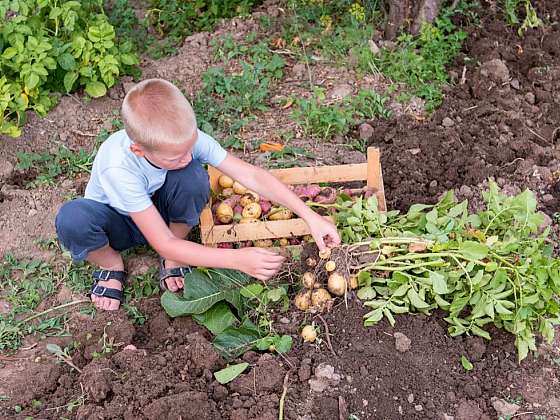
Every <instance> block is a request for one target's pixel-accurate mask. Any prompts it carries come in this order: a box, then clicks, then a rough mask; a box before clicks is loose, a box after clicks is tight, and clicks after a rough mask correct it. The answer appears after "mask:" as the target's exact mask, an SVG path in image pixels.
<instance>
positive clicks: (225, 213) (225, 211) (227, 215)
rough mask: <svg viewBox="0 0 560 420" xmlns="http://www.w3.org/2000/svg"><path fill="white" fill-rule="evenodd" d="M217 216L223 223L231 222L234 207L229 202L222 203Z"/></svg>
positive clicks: (217, 210)
mask: <svg viewBox="0 0 560 420" xmlns="http://www.w3.org/2000/svg"><path fill="white" fill-rule="evenodd" d="M216 216H217V217H218V220H219V221H220V222H222V223H229V222H231V221H232V219H233V209H232V208H231V206H230V205H229V204H226V203H221V204H220V205H219V206H218V208H217V209H216Z"/></svg>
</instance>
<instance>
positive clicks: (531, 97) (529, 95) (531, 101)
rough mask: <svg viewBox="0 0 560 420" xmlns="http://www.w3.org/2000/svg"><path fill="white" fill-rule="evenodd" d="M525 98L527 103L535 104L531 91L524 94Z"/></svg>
mask: <svg viewBox="0 0 560 420" xmlns="http://www.w3.org/2000/svg"><path fill="white" fill-rule="evenodd" d="M525 100H526V101H527V103H528V104H531V105H534V104H535V100H536V98H535V94H534V93H533V92H527V93H526V94H525Z"/></svg>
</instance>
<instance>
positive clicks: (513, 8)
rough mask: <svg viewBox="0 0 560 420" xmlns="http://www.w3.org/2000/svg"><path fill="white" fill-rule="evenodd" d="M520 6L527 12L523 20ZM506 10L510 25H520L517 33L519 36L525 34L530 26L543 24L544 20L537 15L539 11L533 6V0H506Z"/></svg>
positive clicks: (536, 26)
mask: <svg viewBox="0 0 560 420" xmlns="http://www.w3.org/2000/svg"><path fill="white" fill-rule="evenodd" d="M520 7H523V8H524V12H525V18H524V19H523V22H521V21H520V18H519V16H518V10H519V8H520ZM504 12H505V15H506V22H507V23H508V25H511V26H513V27H516V26H517V27H518V29H517V33H518V35H519V36H523V34H524V33H525V32H526V31H527V29H529V28H538V27H540V26H543V22H542V20H541V19H539V17H538V16H537V11H536V10H535V8H534V7H533V4H532V3H531V0H505V1H504Z"/></svg>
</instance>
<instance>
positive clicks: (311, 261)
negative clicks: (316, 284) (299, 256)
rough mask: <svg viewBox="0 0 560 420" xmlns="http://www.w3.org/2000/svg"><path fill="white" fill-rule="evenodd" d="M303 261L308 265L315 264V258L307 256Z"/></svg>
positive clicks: (312, 265) (313, 265)
mask: <svg viewBox="0 0 560 420" xmlns="http://www.w3.org/2000/svg"><path fill="white" fill-rule="evenodd" d="M305 263H306V264H307V266H308V267H315V266H316V265H317V260H316V259H315V258H311V257H309V258H308V259H307V260H305Z"/></svg>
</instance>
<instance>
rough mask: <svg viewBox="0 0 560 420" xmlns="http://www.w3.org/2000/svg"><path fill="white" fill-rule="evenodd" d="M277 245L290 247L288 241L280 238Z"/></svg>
mask: <svg viewBox="0 0 560 420" xmlns="http://www.w3.org/2000/svg"><path fill="white" fill-rule="evenodd" d="M278 243H279V244H280V246H288V245H290V241H288V239H287V238H280V239H279V240H278Z"/></svg>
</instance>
